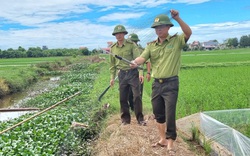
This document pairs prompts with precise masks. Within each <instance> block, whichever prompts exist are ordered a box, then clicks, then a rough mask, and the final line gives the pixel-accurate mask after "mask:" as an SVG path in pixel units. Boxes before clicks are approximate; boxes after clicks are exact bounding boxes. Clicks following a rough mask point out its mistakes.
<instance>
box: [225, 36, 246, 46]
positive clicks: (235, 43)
mask: <svg viewBox="0 0 250 156" xmlns="http://www.w3.org/2000/svg"><path fill="white" fill-rule="evenodd" d="M227 46H228V47H234V48H235V47H241V48H246V47H250V35H244V36H241V38H240V40H238V38H236V37H235V38H229V39H228V40H227Z"/></svg>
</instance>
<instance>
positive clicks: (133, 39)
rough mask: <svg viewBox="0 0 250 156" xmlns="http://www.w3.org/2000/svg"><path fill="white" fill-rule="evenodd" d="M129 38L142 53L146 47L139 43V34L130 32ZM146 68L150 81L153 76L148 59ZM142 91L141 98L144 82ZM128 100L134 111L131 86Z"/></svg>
mask: <svg viewBox="0 0 250 156" xmlns="http://www.w3.org/2000/svg"><path fill="white" fill-rule="evenodd" d="M128 39H129V40H131V41H132V42H134V43H135V44H136V45H137V46H138V49H139V51H140V53H142V52H143V50H144V48H142V47H141V45H139V44H138V42H139V41H140V39H139V37H138V35H137V34H135V33H132V34H129V36H128ZM146 68H147V69H146V70H147V74H146V79H147V81H150V78H151V77H150V62H148V61H147V62H146ZM143 75H144V74H143ZM140 93H141V98H142V94H143V83H141V85H140ZM128 102H129V106H130V108H131V110H132V111H133V110H134V103H133V92H132V90H131V88H130V90H129V97H128Z"/></svg>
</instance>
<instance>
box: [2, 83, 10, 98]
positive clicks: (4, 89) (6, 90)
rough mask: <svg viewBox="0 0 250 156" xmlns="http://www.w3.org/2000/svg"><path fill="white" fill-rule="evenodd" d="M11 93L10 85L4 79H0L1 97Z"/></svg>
mask: <svg viewBox="0 0 250 156" xmlns="http://www.w3.org/2000/svg"><path fill="white" fill-rule="evenodd" d="M9 92H10V90H9V86H8V84H7V83H6V82H5V80H4V79H0V97H1V96H4V95H7V94H8V93H9Z"/></svg>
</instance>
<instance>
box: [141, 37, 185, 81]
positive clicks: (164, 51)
mask: <svg viewBox="0 0 250 156" xmlns="http://www.w3.org/2000/svg"><path fill="white" fill-rule="evenodd" d="M184 45H185V38H184V34H181V35H174V36H170V35H168V37H167V38H166V40H165V41H164V42H163V43H162V44H161V43H159V41H158V39H157V40H155V41H153V42H150V43H149V44H148V45H147V47H146V49H145V50H144V51H143V53H142V54H141V57H143V58H145V59H146V60H148V59H150V63H151V68H152V77H154V78H168V77H172V76H177V75H178V74H179V70H180V66H181V60H180V59H181V50H182V48H183V46H184Z"/></svg>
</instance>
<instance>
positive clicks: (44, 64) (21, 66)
mask: <svg viewBox="0 0 250 156" xmlns="http://www.w3.org/2000/svg"><path fill="white" fill-rule="evenodd" d="M72 59H73V58H66V57H46V58H45V57H43V58H17V59H1V60H0V97H1V96H4V95H7V94H11V93H15V92H19V91H21V90H23V89H25V88H26V87H27V86H29V85H30V84H32V83H34V82H36V81H37V80H39V79H40V78H41V76H45V75H55V74H60V73H58V72H57V71H55V69H58V68H62V67H64V66H66V65H68V64H70V63H71V61H72Z"/></svg>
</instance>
